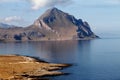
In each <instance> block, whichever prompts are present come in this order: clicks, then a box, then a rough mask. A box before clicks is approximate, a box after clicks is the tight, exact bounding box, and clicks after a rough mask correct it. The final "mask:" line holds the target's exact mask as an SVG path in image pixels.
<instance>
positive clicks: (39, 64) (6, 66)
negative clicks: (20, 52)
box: [0, 55, 70, 80]
mask: <svg viewBox="0 0 120 80" xmlns="http://www.w3.org/2000/svg"><path fill="white" fill-rule="evenodd" d="M68 66H70V65H67V64H52V63H47V62H44V61H41V60H39V59H36V58H32V57H26V56H17V55H0V80H49V79H45V78H44V79H42V77H44V76H56V75H63V74H64V73H63V72H60V71H55V70H60V69H62V68H63V67H68Z"/></svg>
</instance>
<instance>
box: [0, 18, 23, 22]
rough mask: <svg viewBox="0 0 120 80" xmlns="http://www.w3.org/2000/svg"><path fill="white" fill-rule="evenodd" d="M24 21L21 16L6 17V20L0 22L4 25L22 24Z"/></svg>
mask: <svg viewBox="0 0 120 80" xmlns="http://www.w3.org/2000/svg"><path fill="white" fill-rule="evenodd" d="M22 21H23V19H22V18H21V17H19V16H9V17H5V18H4V19H1V20H0V22H4V23H14V22H16V23H20V22H22Z"/></svg>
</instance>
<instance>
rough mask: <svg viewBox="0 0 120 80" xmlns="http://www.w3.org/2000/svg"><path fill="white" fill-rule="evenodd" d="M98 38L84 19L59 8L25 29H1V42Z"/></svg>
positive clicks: (53, 9)
mask: <svg viewBox="0 0 120 80" xmlns="http://www.w3.org/2000/svg"><path fill="white" fill-rule="evenodd" d="M94 38H98V36H96V35H95V34H94V33H93V32H92V30H91V28H90V25H89V24H88V23H87V22H86V21H85V22H84V21H82V19H76V18H75V17H74V16H72V15H70V14H68V13H65V12H63V11H61V10H59V9H57V8H52V9H48V10H47V11H46V12H45V13H44V14H43V15H41V16H40V17H39V18H38V19H37V20H35V21H34V23H33V24H32V25H30V26H28V27H25V28H20V27H19V28H17V27H15V28H10V29H0V40H7V41H41V40H72V39H75V40H76V39H94Z"/></svg>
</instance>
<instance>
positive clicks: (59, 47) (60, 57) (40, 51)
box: [31, 41, 78, 63]
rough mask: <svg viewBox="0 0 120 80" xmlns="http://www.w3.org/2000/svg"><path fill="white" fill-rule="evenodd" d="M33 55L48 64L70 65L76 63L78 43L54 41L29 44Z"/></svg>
mask: <svg viewBox="0 0 120 80" xmlns="http://www.w3.org/2000/svg"><path fill="white" fill-rule="evenodd" d="M31 45H32V46H34V50H35V51H36V53H35V55H37V56H39V57H40V58H43V59H45V60H47V61H49V62H60V63H63V62H64V63H68V62H69V63H72V62H74V61H76V60H75V59H76V49H77V45H78V41H56V42H41V43H39V42H38V43H36V42H35V43H31Z"/></svg>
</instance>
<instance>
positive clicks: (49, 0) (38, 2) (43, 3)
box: [30, 0, 71, 10]
mask: <svg viewBox="0 0 120 80" xmlns="http://www.w3.org/2000/svg"><path fill="white" fill-rule="evenodd" d="M30 2H31V3H32V9H33V10H38V9H40V8H42V7H49V6H52V7H53V6H55V5H63V4H66V3H69V2H71V0H30Z"/></svg>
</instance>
